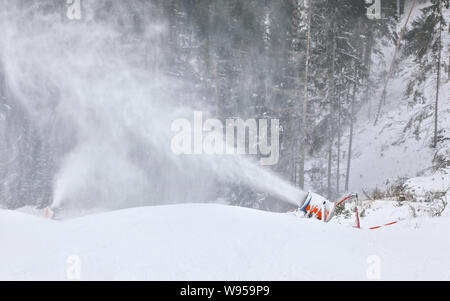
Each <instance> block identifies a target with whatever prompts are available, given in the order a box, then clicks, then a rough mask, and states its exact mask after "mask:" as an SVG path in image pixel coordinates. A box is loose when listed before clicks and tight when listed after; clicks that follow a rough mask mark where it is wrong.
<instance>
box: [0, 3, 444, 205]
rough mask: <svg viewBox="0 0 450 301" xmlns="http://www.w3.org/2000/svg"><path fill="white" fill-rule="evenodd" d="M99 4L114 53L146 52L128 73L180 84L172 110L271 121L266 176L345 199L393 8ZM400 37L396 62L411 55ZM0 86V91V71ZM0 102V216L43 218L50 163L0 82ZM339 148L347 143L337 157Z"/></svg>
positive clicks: (238, 195)
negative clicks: (116, 46) (125, 46)
mask: <svg viewBox="0 0 450 301" xmlns="http://www.w3.org/2000/svg"><path fill="white" fill-rule="evenodd" d="M436 1H437V0H433V1H432V2H433V3H436ZM396 2H400V3H401V5H402V7H401V8H399V7H397V6H396ZM443 2H445V1H443ZM47 3H49V5H48V6H46V7H44V8H42V9H44V10H48V11H52V10H60V9H64V6H63V7H61V3H60V2H55V1H47ZM99 3H100V4H98V5H97V11H95V12H94V13H95V14H94V15H95V18H96V20H98V22H103V21H105V22H106V21H108V22H111V24H113V26H114V28H115V29H116V30H117V31H118V32H121V34H122V36H123V41H122V42H123V43H129V44H130V45H131V46H132V47H144V48H145V49H146V57H142V58H141V61H140V62H137V63H139V64H143V65H144V66H145V67H146V68H147V69H148V70H149V71H155V70H158V71H160V72H164V73H166V74H169V75H170V76H173V77H176V78H178V79H180V80H182V81H183V82H184V83H186V84H185V85H183V87H182V91H180V93H181V95H183V97H182V98H180V100H179V102H180V103H183V104H187V105H190V106H191V107H193V108H196V109H202V110H204V109H205V108H207V109H208V111H209V112H211V114H212V115H214V116H216V117H218V118H222V119H225V118H230V117H240V118H243V119H246V118H278V119H279V120H280V123H281V128H282V133H281V154H280V162H279V164H278V165H276V166H274V167H273V170H274V172H276V173H279V174H280V175H281V176H283V177H284V178H286V179H287V180H289V181H291V182H292V183H293V184H294V185H297V186H299V187H304V186H306V187H310V188H311V189H313V190H315V191H317V192H319V193H322V194H324V195H327V196H328V197H329V198H331V199H333V198H335V197H337V196H339V194H340V193H342V192H344V191H345V190H347V189H348V186H349V174H350V172H351V157H352V137H353V130H354V121H355V118H356V115H357V112H358V110H359V108H360V107H361V106H362V105H363V104H364V103H366V102H368V100H369V94H370V91H371V89H374V88H373V86H374V85H375V83H374V76H373V75H371V63H372V57H373V55H374V53H377V52H378V51H379V50H378V48H377V45H378V43H377V42H378V41H379V40H381V39H382V38H387V39H388V40H391V39H394V40H395V31H394V30H393V27H394V25H395V23H396V20H397V18H396V17H397V14H398V12H401V11H402V10H403V6H404V1H388V2H386V1H383V17H384V18H383V19H382V20H371V19H369V18H367V14H366V10H367V6H368V5H367V4H366V3H365V1H360V0H340V1H335V0H311V1H307V0H283V1H279V0H245V1H243V0H183V1H181V0H152V1H144V0H134V1H107V0H104V1H100V2H99ZM309 3H310V4H309ZM446 3H447V5H448V1H446ZM308 4H309V5H308ZM22 5H24V4H23V3H22ZM84 8H85V9H87V7H84ZM434 12H435V14H436V11H435V10H434ZM155 22H158V23H160V24H162V25H164V26H165V27H166V28H167V29H168V30H167V31H166V32H164V33H162V34H161V35H160V36H159V37H156V38H155V37H154V36H152V40H148V39H147V37H146V35H145V31H146V30H145V29H146V28H147V27H148V26H150V24H154V23H155ZM417 22H418V23H417V24H419V25H417V24H416V23H415V25H414V28H415V30H416V31H419V32H420V33H421V34H424V35H427V33H426V31H427V30H432V29H430V28H435V27H436V22H438V23H439V22H440V21H439V20H438V21H436V20H435V19H433V21H432V22H431V24H429V25H423V23H424V22H425V23H426V24H428V23H429V22H430V21H426V20H424V19H421V20H418V21H417ZM420 24H422V25H420ZM421 26H422V27H421ZM410 36H411V37H413V36H414V35H413V34H411V33H410V34H409V35H407V36H406V39H407V40H408V41H409V43H410V45H409V46H408V48H407V51H408V53H412V52H414V51H413V49H415V48H417V46H415V45H414V43H415V40H414V38H411V39H409V37H410ZM155 39H156V40H155ZM433 41H434V40H433ZM430 43H432V41H430ZM153 45H159V47H158V48H157V49H156V48H155V47H153ZM435 47H437V46H433V49H434V48H435ZM308 48H309V50H308V51H307V49H308ZM154 57H157V58H158V59H156V60H155V59H154ZM158 62H161V63H158ZM0 63H1V62H0ZM0 66H1V65H0ZM306 66H308V68H307V69H306ZM0 75H1V77H0V78H1V79H3V78H4V76H3V70H0ZM0 93H1V108H0V112H1V113H0V117H1V121H0V126H1V130H0V134H1V135H2V136H3V138H2V141H1V144H0V152H1V153H0V164H1V166H2V168H1V171H0V172H1V174H0V184H1V187H0V204H2V205H3V206H6V207H19V206H22V205H26V204H28V205H38V206H45V205H47V204H49V203H51V200H52V181H53V177H54V173H55V170H56V168H57V164H58V160H57V158H58V156H59V155H60V154H59V153H56V154H55V151H54V150H53V149H52V148H51V147H50V145H51V144H50V143H48V141H47V139H46V133H45V132H42V130H41V129H39V130H38V128H37V127H34V125H33V124H32V122H30V121H29V119H28V118H27V113H26V111H25V110H24V108H21V106H20V104H17V103H16V102H15V101H14V95H9V94H8V86H7V83H5V81H3V80H2V82H1V89H0ZM305 110H306V111H305ZM302 136H303V137H302ZM344 136H346V137H349V139H346V140H345V141H347V142H346V143H348V144H346V145H344V144H343V141H344V139H343V137H344ZM302 141H304V142H305V143H304V144H302V143H301V142H302ZM303 146H304V149H302V147H303ZM303 154H304V155H303ZM312 158H315V160H314V162H316V163H314V165H313V164H311V162H313V161H312V160H311V159H312ZM226 194H227V195H226V197H227V198H228V199H229V201H230V202H231V203H233V204H238V205H244V206H250V207H260V208H264V209H273V208H271V205H269V204H271V203H273V202H271V201H272V198H271V197H270V196H267V195H264V194H262V195H261V193H257V192H255V191H251V190H249V189H248V188H246V187H240V186H239V187H233V189H229V190H227V192H226ZM256 199H257V200H259V201H255V200H256Z"/></svg>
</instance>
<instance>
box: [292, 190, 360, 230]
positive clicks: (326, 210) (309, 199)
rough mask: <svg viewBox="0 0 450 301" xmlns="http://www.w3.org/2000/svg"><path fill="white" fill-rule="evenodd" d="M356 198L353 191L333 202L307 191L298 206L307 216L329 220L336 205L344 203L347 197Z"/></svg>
mask: <svg viewBox="0 0 450 301" xmlns="http://www.w3.org/2000/svg"><path fill="white" fill-rule="evenodd" d="M353 198H356V199H357V198H358V195H357V194H356V193H353V194H351V195H349V196H347V197H346V198H344V199H343V200H341V201H340V202H339V203H334V202H331V201H329V200H327V199H326V198H324V197H323V196H321V195H318V194H317V193H314V192H308V194H307V196H306V198H305V199H304V200H303V202H302V205H301V206H300V211H302V212H303V213H304V216H305V217H307V218H312V217H315V218H317V219H319V220H321V221H324V222H326V223H327V222H329V221H330V220H331V219H332V218H333V216H334V210H335V208H336V207H337V206H339V205H341V204H343V203H345V202H346V201H347V200H349V199H353Z"/></svg>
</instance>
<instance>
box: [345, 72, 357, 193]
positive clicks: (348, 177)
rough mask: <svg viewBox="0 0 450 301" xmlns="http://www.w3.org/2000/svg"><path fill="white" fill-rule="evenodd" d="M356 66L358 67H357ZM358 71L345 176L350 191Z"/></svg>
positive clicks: (353, 97)
mask: <svg viewBox="0 0 450 301" xmlns="http://www.w3.org/2000/svg"><path fill="white" fill-rule="evenodd" d="M355 68H356V67H355ZM356 79H357V71H356V69H355V82H354V83H353V94H352V112H351V116H350V137H349V143H348V154H347V173H346V176H345V191H348V188H349V183H350V165H351V161H352V148H353V128H354V121H355V101H356V90H357V82H356Z"/></svg>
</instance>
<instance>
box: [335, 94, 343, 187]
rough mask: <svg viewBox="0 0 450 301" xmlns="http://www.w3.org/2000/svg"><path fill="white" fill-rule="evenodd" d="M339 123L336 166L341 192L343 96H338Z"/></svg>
mask: <svg viewBox="0 0 450 301" xmlns="http://www.w3.org/2000/svg"><path fill="white" fill-rule="evenodd" d="M337 100H338V125H337V163H336V164H337V167H336V192H337V193H339V189H340V180H341V136H342V130H341V126H342V122H341V118H342V116H341V115H342V113H341V97H340V96H338V98H337Z"/></svg>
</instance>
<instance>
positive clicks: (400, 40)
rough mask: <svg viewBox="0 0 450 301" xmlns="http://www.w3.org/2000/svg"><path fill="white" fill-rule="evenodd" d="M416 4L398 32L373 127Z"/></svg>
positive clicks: (384, 101) (414, 3) (412, 6)
mask: <svg viewBox="0 0 450 301" xmlns="http://www.w3.org/2000/svg"><path fill="white" fill-rule="evenodd" d="M416 2H417V0H414V2H413V3H412V5H411V9H410V10H409V14H408V18H406V22H405V25H403V28H402V31H401V32H400V36H399V38H398V41H397V46H396V47H395V52H394V56H393V57H392V62H391V65H390V67H389V71H388V73H387V74H386V78H385V80H384V86H383V92H382V93H381V98H380V102H379V103H378V110H377V116H376V118H375V123H374V125H377V123H378V120H379V118H380V114H381V107H382V106H383V105H384V104H385V103H386V94H387V86H388V83H389V80H390V79H391V75H392V71H393V69H394V64H395V60H396V59H397V54H398V51H399V49H400V45H401V42H402V40H403V36H404V35H405V32H406V27H407V26H408V23H409V19H410V18H411V14H412V12H413V10H414V7H415V6H416Z"/></svg>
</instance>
